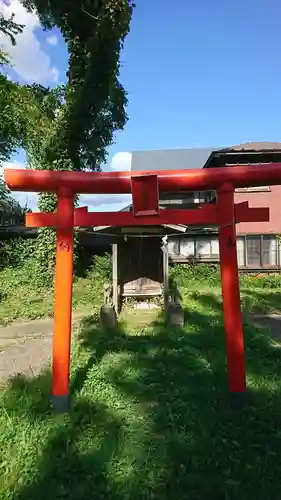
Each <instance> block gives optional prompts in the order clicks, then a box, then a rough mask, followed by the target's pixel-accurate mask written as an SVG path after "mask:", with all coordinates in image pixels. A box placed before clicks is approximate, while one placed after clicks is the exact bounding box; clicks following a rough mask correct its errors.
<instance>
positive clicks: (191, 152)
mask: <svg viewBox="0 0 281 500" xmlns="http://www.w3.org/2000/svg"><path fill="white" fill-rule="evenodd" d="M212 152H213V148H193V149H166V150H165V149H163V150H151V151H133V153H132V166H131V169H132V171H133V172H136V171H140V170H184V169H192V168H203V167H204V165H205V164H206V162H207V160H208V158H209V156H210V154H211V153H212Z"/></svg>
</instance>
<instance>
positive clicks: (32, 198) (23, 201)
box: [0, 161, 38, 210]
mask: <svg viewBox="0 0 281 500" xmlns="http://www.w3.org/2000/svg"><path fill="white" fill-rule="evenodd" d="M4 168H23V169H24V168H26V166H25V165H24V163H19V162H8V161H7V162H5V163H3V164H2V165H1V166H0V177H2V178H3V176H4ZM12 196H13V198H15V200H17V201H18V202H19V203H20V205H21V206H22V207H24V206H26V205H27V206H28V207H29V208H31V210H37V199H38V195H37V193H23V192H21V191H19V192H16V191H15V192H12Z"/></svg>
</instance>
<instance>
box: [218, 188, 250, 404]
mask: <svg viewBox="0 0 281 500" xmlns="http://www.w3.org/2000/svg"><path fill="white" fill-rule="evenodd" d="M217 195H218V219H219V247H220V269H221V287H222V298H223V312H224V327H225V336H226V354H227V365H228V384H229V391H230V397H231V403H232V405H233V406H234V407H242V406H243V405H244V404H245V394H246V370H245V354H244V340H243V321H242V313H241V305H240V292H239V276H238V262H237V245H236V229H235V212H234V210H235V209H234V186H233V185H232V184H230V183H225V184H223V185H222V186H221V187H220V188H219V189H218V190H217Z"/></svg>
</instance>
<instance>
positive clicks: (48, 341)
mask: <svg viewBox="0 0 281 500" xmlns="http://www.w3.org/2000/svg"><path fill="white" fill-rule="evenodd" d="M84 315H85V314H75V315H74V316H73V323H77V322H78V321H79V320H80V319H82V317H83V316H84ZM52 332H53V320H52V319H42V320H36V321H30V322H26V323H13V324H11V325H9V326H4V327H0V380H8V379H9V378H10V377H13V376H15V375H18V374H23V375H27V376H32V375H38V374H39V373H40V371H41V370H42V369H44V367H45V366H47V365H48V364H49V362H50V358H51V352H52Z"/></svg>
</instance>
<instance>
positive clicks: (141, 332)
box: [0, 294, 281, 500]
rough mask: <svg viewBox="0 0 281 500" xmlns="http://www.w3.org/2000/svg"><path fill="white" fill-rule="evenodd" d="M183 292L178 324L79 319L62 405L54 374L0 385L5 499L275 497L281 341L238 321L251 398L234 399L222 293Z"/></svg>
mask: <svg viewBox="0 0 281 500" xmlns="http://www.w3.org/2000/svg"><path fill="white" fill-rule="evenodd" d="M210 297H212V298H211V299H210ZM184 303H185V308H186V309H185V314H186V326H185V328H184V330H172V329H170V328H168V327H166V325H165V324H164V322H163V320H162V318H161V316H159V317H157V315H156V313H155V312H154V311H152V312H147V313H145V312H143V311H138V312H137V313H136V312H130V313H127V315H126V317H123V320H122V318H121V322H120V325H119V328H118V329H117V330H116V331H114V332H103V331H100V330H99V328H98V326H97V324H96V322H95V318H93V317H88V318H87V319H85V320H84V321H83V323H82V324H81V327H80V328H79V331H78V332H77V334H78V335H77V338H76V341H75V342H74V343H73V359H72V373H71V392H72V402H73V404H72V408H71V411H70V413H69V414H68V415H66V416H62V415H55V414H54V413H53V412H52V411H51V410H50V407H49V404H48V394H49V391H50V374H49V373H45V374H42V375H41V376H40V377H37V378H34V379H33V380H26V379H21V378H18V379H14V380H12V381H11V382H10V384H9V386H8V387H6V388H3V391H2V395H1V399H0V449H1V454H0V491H1V494H0V497H1V500H8V499H9V500H11V499H12V500H39V499H40V500H41V499H44V500H60V499H67V500H85V499H92V498H95V499H97V500H99V499H108V500H127V499H130V500H131V499H132V500H151V499H159V500H160V499H161V500H162V499H176V500H181V499H186V500H202V499H208V500H210V499H211V500H232V499H233V500H236V499H239V500H253V499H261V500H271V499H272V500H277V499H279V498H280V489H281V456H280V447H281V426H280V414H281V376H280V375H281V373H280V371H281V369H280V366H281V349H280V347H281V346H280V345H279V344H276V343H273V342H272V341H271V339H269V338H268V337H267V335H266V333H264V332H263V331H261V330H258V329H255V328H253V327H252V326H248V325H245V342H246V361H247V382H248V406H247V407H246V408H245V409H244V410H242V411H237V410H236V411H235V410H232V409H231V408H230V405H229V398H228V393H227V376H226V363H225V347H224V332H223V326H222V316H221V306H220V303H219V301H218V299H217V297H216V295H215V294H213V295H212V296H210V295H208V294H207V296H203V295H202V296H200V295H198V294H197V295H195V294H193V296H192V295H191V294H190V295H189V297H188V298H185V300H184Z"/></svg>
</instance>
